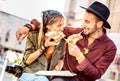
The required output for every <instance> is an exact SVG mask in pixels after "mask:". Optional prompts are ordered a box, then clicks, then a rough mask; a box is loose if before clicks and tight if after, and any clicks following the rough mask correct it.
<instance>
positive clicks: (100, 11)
mask: <svg viewBox="0 0 120 81" xmlns="http://www.w3.org/2000/svg"><path fill="white" fill-rule="evenodd" d="M80 7H81V8H83V9H86V10H87V11H90V12H91V13H93V14H95V15H96V16H97V17H99V18H100V19H102V20H103V21H104V25H103V26H104V27H106V28H108V29H111V26H110V24H109V23H108V22H107V19H108V17H109V15H110V11H109V9H108V7H107V6H105V5H104V4H102V3H100V2H98V1H95V2H93V3H92V4H91V5H90V6H89V7H88V8H85V7H82V6H80Z"/></svg>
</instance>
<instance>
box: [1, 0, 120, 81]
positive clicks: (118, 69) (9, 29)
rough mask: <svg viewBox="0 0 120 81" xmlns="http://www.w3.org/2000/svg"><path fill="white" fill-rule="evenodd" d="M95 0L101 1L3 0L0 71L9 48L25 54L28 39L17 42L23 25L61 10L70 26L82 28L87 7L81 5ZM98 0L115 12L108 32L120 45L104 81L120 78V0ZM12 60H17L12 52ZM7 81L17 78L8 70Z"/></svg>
mask: <svg viewBox="0 0 120 81" xmlns="http://www.w3.org/2000/svg"><path fill="white" fill-rule="evenodd" d="M93 1H97V0H0V74H1V70H2V67H3V65H4V59H5V57H6V53H7V52H8V51H10V52H12V54H13V55H16V57H17V56H19V55H21V54H23V53H24V48H25V40H23V41H17V40H16V37H15V34H16V31H17V30H18V28H19V27H22V26H23V25H24V24H26V23H29V21H30V20H31V19H34V18H35V19H37V20H39V21H41V12H42V11H43V10H48V9H54V10H58V11H59V12H61V13H62V14H63V15H64V16H65V18H66V23H65V24H66V26H74V27H81V23H82V22H81V21H82V18H83V15H84V9H81V8H80V6H84V7H87V6H89V5H90V4H91V3H92V2H93ZM98 1H100V2H102V3H103V4H105V5H106V6H108V7H109V9H110V11H111V14H110V17H109V19H108V22H109V23H110V24H111V27H112V28H111V30H107V32H108V36H109V37H110V38H111V39H112V40H113V41H114V42H115V44H116V46H117V54H116V57H115V60H114V62H113V63H112V64H111V65H110V67H109V68H108V70H107V71H106V73H105V74H104V75H103V77H102V78H101V79H100V81H120V18H119V17H120V5H119V4H120V0H98ZM18 53H19V54H18ZM17 54H18V55H17ZM10 59H13V56H12V55H11V57H10ZM3 80H4V81H13V78H11V75H9V74H7V73H5V75H4V79H3Z"/></svg>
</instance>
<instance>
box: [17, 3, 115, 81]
mask: <svg viewBox="0 0 120 81" xmlns="http://www.w3.org/2000/svg"><path fill="white" fill-rule="evenodd" d="M81 8H83V9H85V10H86V12H85V15H84V19H83V20H84V22H83V25H82V28H83V30H84V31H83V32H82V33H81V35H82V37H83V38H82V39H80V40H78V41H77V42H76V44H74V45H71V44H70V43H68V44H67V45H66V49H65V59H64V65H63V68H62V70H69V71H71V72H74V73H76V74H77V76H74V77H55V78H54V79H53V81H95V80H96V79H99V78H100V77H101V76H102V75H103V74H104V73H105V71H106V70H107V68H108V67H109V65H110V64H111V62H112V61H113V59H114V57H115V54H116V50H117V49H116V46H115V44H114V43H113V41H112V40H111V39H110V38H109V37H108V36H107V35H106V31H105V28H108V29H110V28H111V26H110V25H109V23H108V22H107V19H108V17H109V15H110V12H109V9H108V8H107V7H106V6H105V5H104V4H102V3H100V2H98V1H95V2H94V3H92V4H91V5H90V6H89V7H88V8H85V7H81ZM32 27H33V28H34V29H36V28H38V27H37V26H35V24H34V26H32ZM24 28H26V27H24ZM24 28H21V29H20V30H19V31H18V32H17V34H16V36H17V39H19V32H21V33H22V31H23V29H24ZM26 29H27V28H26ZM21 30H22V31H21ZM27 30H28V29H27ZM80 31H81V28H77V29H75V28H70V27H65V28H64V33H65V35H66V37H68V39H72V38H74V37H75V36H76V33H79V32H80ZM25 32H26V31H25ZM27 33H28V32H27ZM67 41H68V42H69V40H67ZM86 50H87V51H86ZM83 51H86V53H84V52H83Z"/></svg>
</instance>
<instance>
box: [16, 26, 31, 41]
mask: <svg viewBox="0 0 120 81" xmlns="http://www.w3.org/2000/svg"><path fill="white" fill-rule="evenodd" d="M28 34H29V28H27V27H20V28H19V29H18V30H17V32H16V38H17V40H23V39H24V38H25V37H26V36H27V35H28Z"/></svg>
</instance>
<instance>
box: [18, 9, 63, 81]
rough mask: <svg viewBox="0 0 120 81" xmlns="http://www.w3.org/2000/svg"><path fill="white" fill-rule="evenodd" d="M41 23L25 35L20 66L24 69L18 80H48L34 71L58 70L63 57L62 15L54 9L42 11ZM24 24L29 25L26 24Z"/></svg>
mask: <svg viewBox="0 0 120 81" xmlns="http://www.w3.org/2000/svg"><path fill="white" fill-rule="evenodd" d="M42 20H43V24H41V28H40V30H39V31H31V32H30V33H29V35H28V37H27V41H26V48H25V53H24V57H23V60H22V62H21V66H22V67H23V69H24V72H23V73H22V76H21V77H20V78H19V79H18V81H49V78H48V77H46V76H37V75H35V74H34V73H35V72H37V71H40V70H60V67H59V65H61V63H60V59H61V58H62V57H63V51H64V43H65V41H64V40H62V38H63V37H64V36H65V35H64V34H63V32H62V31H63V25H64V17H63V16H62V14H61V13H59V12H58V11H55V10H47V11H43V16H42ZM25 26H27V27H30V26H29V25H28V24H26V25H25Z"/></svg>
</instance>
